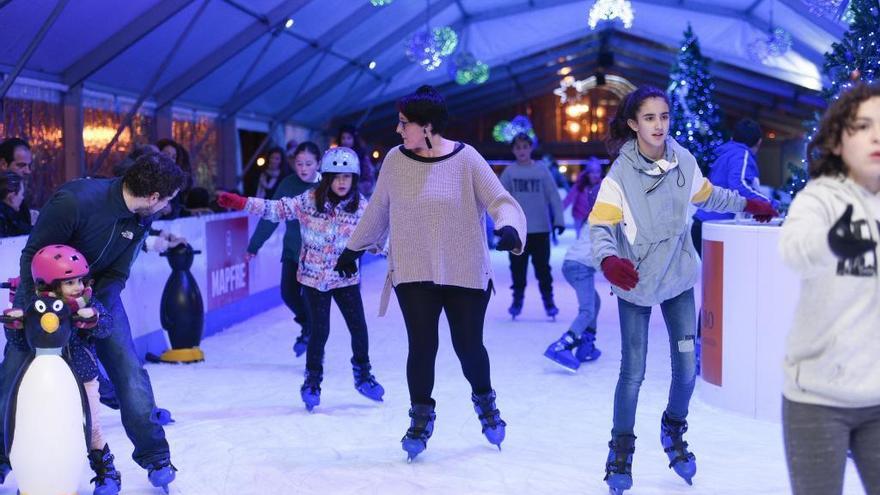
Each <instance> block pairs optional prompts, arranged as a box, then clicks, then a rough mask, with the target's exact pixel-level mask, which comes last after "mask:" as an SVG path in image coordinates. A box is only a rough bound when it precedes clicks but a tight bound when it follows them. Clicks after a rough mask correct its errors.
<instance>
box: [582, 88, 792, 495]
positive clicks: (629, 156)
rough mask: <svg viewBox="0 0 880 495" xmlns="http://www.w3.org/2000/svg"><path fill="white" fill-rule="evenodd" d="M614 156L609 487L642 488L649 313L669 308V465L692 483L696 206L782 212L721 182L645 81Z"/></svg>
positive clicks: (600, 257)
mask: <svg viewBox="0 0 880 495" xmlns="http://www.w3.org/2000/svg"><path fill="white" fill-rule="evenodd" d="M610 127H611V130H610V134H611V142H610V143H609V148H611V151H612V153H613V152H614V151H619V153H620V155H619V156H618V158H617V160H615V161H614V164H613V165H612V166H611V170H610V171H609V172H608V175H607V176H606V177H605V180H604V181H602V186H601V187H600V189H599V196H598V198H597V199H596V204H595V206H594V207H593V210H592V212H591V213H590V217H589V222H590V239H591V241H592V243H593V260H594V262H595V265H596V266H601V268H602V272H603V273H604V274H605V277H606V278H607V279H608V281H609V282H611V284H612V289H613V291H614V293H615V294H616V295H617V296H618V310H619V312H620V332H621V342H622V346H621V353H622V360H621V368H620V377H619V379H618V382H617V389H616V391H615V394H614V427H613V428H612V430H611V434H612V440H611V442H610V443H609V447H610V452H609V454H608V462H607V464H606V468H605V469H606V476H605V480H606V481H607V483H608V485H609V487H610V488H611V489H612V491H615V492H616V493H621V492H622V491H623V490H627V489H629V488H631V487H632V472H631V468H632V455H633V452H634V451H635V435H633V431H634V428H635V415H636V403H637V401H638V394H639V388H640V386H641V383H642V380H643V379H644V376H645V359H646V355H647V350H648V320H649V318H650V315H651V307H652V306H654V305H658V304H659V305H660V309H661V311H662V312H663V319H664V320H665V321H666V327H667V331H668V333H669V347H670V352H671V358H672V384H671V387H670V391H669V402H668V404H667V407H666V411H665V412H664V413H663V417H662V419H661V422H660V425H661V439H662V446H663V449H664V451H665V452H666V455H667V456H668V458H669V462H670V464H669V466H670V467H671V468H673V469H674V470H675V472H676V474H678V475H679V476H681V477H682V478H684V479H685V481H687V482H688V483H689V484H690V483H691V479H692V478H693V476H694V474H696V468H697V466H696V459H695V457H694V455H693V454H692V453H690V452H689V451H688V450H687V442H685V441H684V440H683V439H682V436H683V435H684V432H685V431H687V420H686V418H687V413H688V405H689V403H690V399H691V395H692V394H693V390H694V383H695V380H696V358H695V355H694V347H695V346H694V343H695V342H694V339H695V336H696V308H695V306H694V290H693V287H694V284H696V282H697V277H699V275H700V269H699V268H700V263H699V258H698V257H697V254H696V252H695V251H694V246H693V243H692V241H691V236H690V225H689V219H690V214H689V209H690V206H691V205H694V206H696V207H698V208H702V209H707V210H713V211H733V212H736V211H746V212H749V213H752V214H753V215H755V217H756V218H757V219H758V220H761V221H769V220H770V218H771V217H773V216H775V215H776V211H775V210H774V209H773V208H772V206H771V205H770V204H769V203H768V202H766V201H762V200H759V199H749V200H746V199H745V198H742V197H740V196H739V195H738V194H737V193H736V192H734V191H730V190H727V189H722V188H717V187H713V186H712V184H711V183H710V182H709V181H708V180H707V179H705V178H704V177H703V175H702V173H701V172H700V168H699V167H698V166H697V162H696V160H695V159H694V157H693V155H691V154H690V152H688V151H687V150H686V149H685V148H683V147H682V146H681V145H679V144H678V143H677V142H676V141H675V140H674V139H672V138H670V137H669V136H668V131H669V102H668V100H667V97H666V93H664V92H663V91H661V90H659V89H657V88H653V87H650V86H644V87H641V88H639V89H638V90H636V91H634V92H633V93H630V94H629V95H628V96H627V97H626V98H625V99H624V100H623V101H622V102H621V105H620V107H619V109H618V112H617V115H616V116H615V117H614V120H613V121H612V122H611V126H610Z"/></svg>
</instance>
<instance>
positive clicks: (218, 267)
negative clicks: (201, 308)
mask: <svg viewBox="0 0 880 495" xmlns="http://www.w3.org/2000/svg"><path fill="white" fill-rule="evenodd" d="M205 237H206V239H205V244H206V246H207V250H208V258H207V262H208V294H207V296H208V311H211V310H212V309H217V308H219V307H221V306H225V305H227V304H230V303H233V302H235V301H238V300H239V299H243V298H245V297H247V296H248V264H247V262H246V261H245V260H244V254H245V250H246V249H247V243H248V219H247V218H246V217H242V218H227V219H223V220H214V221H212V222H208V223H207V224H206V225H205Z"/></svg>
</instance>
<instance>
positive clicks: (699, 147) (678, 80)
mask: <svg viewBox="0 0 880 495" xmlns="http://www.w3.org/2000/svg"><path fill="white" fill-rule="evenodd" d="M713 89H715V83H714V82H713V80H712V76H710V75H709V71H708V69H707V67H706V59H705V58H703V54H702V53H700V41H699V40H698V39H697V37H696V36H695V35H694V32H693V30H692V29H691V26H690V24H688V28H687V30H686V31H685V32H684V41H683V42H682V44H681V49H680V50H679V52H678V57H676V60H675V64H674V65H673V67H672V71H671V72H670V73H669V100H670V103H671V104H672V115H671V117H672V122H671V124H670V128H669V133H670V134H671V135H672V137H674V138H675V139H676V140H677V141H678V142H679V143H681V145H682V146H684V147H685V148H687V149H688V150H689V151H690V152H691V153H692V154H693V155H694V157H695V158H696V159H697V163H699V164H700V168H701V169H703V172H704V173H706V172H707V171H708V168H709V164H710V163H712V160H713V159H714V153H715V149H716V148H717V147H718V146H720V145H721V144H722V143H723V142H724V140H723V138H722V136H721V132H720V131H719V130H718V123H719V121H720V117H719V115H718V111H719V107H718V105H717V104H716V103H715V101H714V100H713V99H712V90H713Z"/></svg>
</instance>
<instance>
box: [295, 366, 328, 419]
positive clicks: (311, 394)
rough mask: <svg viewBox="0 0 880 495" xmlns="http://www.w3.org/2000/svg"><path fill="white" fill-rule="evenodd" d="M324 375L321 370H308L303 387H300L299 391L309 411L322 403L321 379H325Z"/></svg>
mask: <svg viewBox="0 0 880 495" xmlns="http://www.w3.org/2000/svg"><path fill="white" fill-rule="evenodd" d="M323 375H324V374H323V373H322V372H320V371H311V370H306V379H305V381H304V382H303V384H302V387H300V389H299V393H300V395H301V396H302V400H303V402H304V403H305V405H306V409H307V410H308V411H309V412H312V409H314V408H315V406H317V405H318V404H320V403H321V381H322V380H323V379H324V376H323Z"/></svg>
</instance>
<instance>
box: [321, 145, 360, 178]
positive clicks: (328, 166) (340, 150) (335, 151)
mask: <svg viewBox="0 0 880 495" xmlns="http://www.w3.org/2000/svg"><path fill="white" fill-rule="evenodd" d="M321 173H322V174H327V173H331V174H354V175H360V173H361V163H360V160H358V156H357V153H355V152H354V151H352V149H351V148H346V147H344V146H339V147H336V148H330V149H329V150H327V151H326V152H325V153H324V157H323V158H321Z"/></svg>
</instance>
